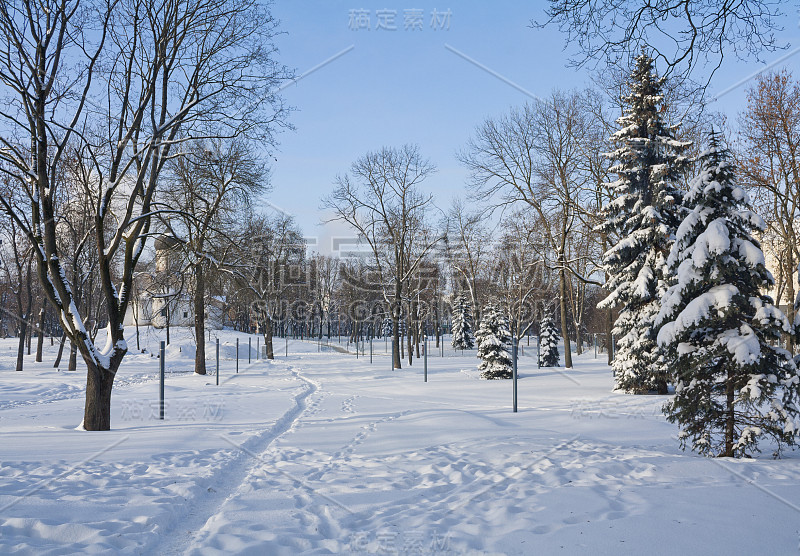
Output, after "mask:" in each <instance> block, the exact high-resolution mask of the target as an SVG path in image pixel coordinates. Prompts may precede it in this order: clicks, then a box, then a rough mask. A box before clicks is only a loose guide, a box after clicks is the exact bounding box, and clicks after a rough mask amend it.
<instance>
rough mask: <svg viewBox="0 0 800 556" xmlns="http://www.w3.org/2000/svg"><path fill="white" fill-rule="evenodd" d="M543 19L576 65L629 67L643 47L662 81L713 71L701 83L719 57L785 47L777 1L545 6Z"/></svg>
mask: <svg viewBox="0 0 800 556" xmlns="http://www.w3.org/2000/svg"><path fill="white" fill-rule="evenodd" d="M549 3H550V6H549V8H548V9H547V16H548V19H547V21H545V22H544V23H542V24H539V23H537V22H535V21H534V22H532V23H533V25H534V26H536V27H544V26H547V25H555V26H557V27H558V29H559V30H560V31H562V32H563V33H565V34H566V37H567V39H566V42H567V44H568V45H569V44H574V45H576V46H577V47H578V49H579V51H580V54H578V55H577V56H575V57H574V58H573V59H572V64H573V65H575V66H583V65H586V64H588V63H592V62H593V63H594V64H598V63H606V64H608V65H610V66H619V67H627V66H629V65H630V60H631V58H633V57H634V56H636V55H637V54H639V53H640V52H641V51H642V50H643V49H646V50H648V51H650V52H651V55H652V56H653V58H654V59H656V60H657V61H658V62H660V63H659V65H661V63H663V66H664V68H665V71H664V75H672V76H675V77H680V78H682V79H681V80H683V79H688V78H689V77H690V76H692V75H693V74H695V73H696V70H699V69H700V68H702V67H707V66H709V65H710V66H711V68H712V69H711V72H710V73H709V74H708V77H707V79H706V80H705V84H704V85H702V86H701V88H705V87H706V86H708V83H709V82H710V80H711V77H712V76H713V75H714V72H716V70H717V69H719V67H720V66H721V65H722V61H723V58H724V56H725V54H728V53H733V54H734V55H735V56H736V57H738V58H755V59H757V60H759V61H760V56H761V55H762V54H763V53H764V52H772V51H774V50H775V49H776V48H783V47H784V46H783V45H779V44H777V40H776V38H775V35H774V33H775V31H779V30H781V27H780V25H779V23H778V22H777V19H778V18H779V17H780V16H782V15H783V12H782V11H781V7H782V6H783V5H785V3H784V2H781V1H779V0H742V1H738V2H715V1H710V0H701V1H697V0H675V1H670V0H648V1H647V2H641V1H637V0H588V1H587V0H549Z"/></svg>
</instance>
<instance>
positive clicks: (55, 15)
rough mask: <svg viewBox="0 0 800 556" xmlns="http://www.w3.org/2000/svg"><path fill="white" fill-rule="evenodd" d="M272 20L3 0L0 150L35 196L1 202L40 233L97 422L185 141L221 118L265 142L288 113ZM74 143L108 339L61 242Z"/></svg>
mask: <svg viewBox="0 0 800 556" xmlns="http://www.w3.org/2000/svg"><path fill="white" fill-rule="evenodd" d="M275 25H276V24H275V22H274V20H272V18H271V17H270V14H269V12H268V10H267V9H266V8H265V7H263V6H261V5H259V4H258V3H257V2H255V1H254V0H245V1H244V2H242V1H239V0H156V1H150V0H85V1H83V2H81V1H80V0H10V1H7V2H2V3H0V33H2V35H3V41H2V43H0V82H1V83H2V86H3V88H2V93H0V94H2V95H3V100H4V102H3V103H2V104H0V119H2V122H3V124H2V127H3V129H4V131H3V133H2V135H0V160H2V161H3V162H4V163H5V164H4V166H3V167H2V169H3V171H4V172H6V173H8V174H9V175H10V176H11V177H12V178H14V179H15V180H16V181H17V183H18V186H19V188H20V189H21V190H22V191H23V192H24V196H25V203H23V204H18V203H15V202H14V200H13V199H10V198H8V197H4V196H0V206H2V208H3V210H5V212H6V213H7V214H8V215H10V217H11V218H13V219H14V221H15V222H16V224H17V225H18V226H19V227H20V229H22V230H24V232H25V234H26V235H27V236H28V238H29V240H30V241H31V243H32V245H33V252H34V257H35V260H36V266H37V270H38V277H39V280H40V282H41V284H42V287H43V288H44V291H45V295H46V296H47V299H48V301H49V302H50V304H51V306H52V307H53V308H54V309H55V310H56V312H57V313H58V317H59V320H60V322H61V325H62V327H63V328H64V330H65V333H66V335H67V336H68V337H69V339H70V340H71V341H72V342H73V344H75V345H76V346H77V349H78V350H80V353H81V356H82V358H83V360H84V361H85V363H86V365H87V367H88V372H87V386H86V405H85V409H84V419H83V426H84V427H85V428H86V429H87V430H108V429H109V428H110V426H111V390H112V387H113V382H114V377H115V375H116V372H117V370H118V368H119V365H120V363H121V362H122V359H123V357H124V356H125V354H126V353H127V349H128V348H127V344H126V343H125V339H124V328H123V317H124V315H125V312H126V310H127V307H128V303H129V301H130V295H131V281H132V279H133V275H134V271H135V268H136V264H137V263H138V261H139V258H140V257H141V255H142V252H143V250H144V247H145V244H146V242H147V238H148V235H149V232H150V217H151V215H152V214H153V209H154V206H153V203H154V201H155V200H156V197H157V193H158V189H159V187H158V186H159V184H160V179H159V177H160V175H161V171H162V169H163V168H164V165H165V164H166V162H167V161H168V160H169V158H170V157H171V156H173V155H174V154H176V149H175V145H176V143H177V142H178V141H180V140H181V139H182V137H185V136H188V135H189V134H193V135H194V136H198V135H199V136H203V135H205V134H207V133H211V132H212V131H210V130H218V129H220V126H223V130H224V133H225V134H226V135H230V136H233V135H237V134H240V133H250V134H252V135H257V136H259V137H260V138H261V139H263V140H265V141H269V140H271V138H272V136H271V132H272V131H274V129H275V126H276V124H278V123H280V122H281V121H282V118H283V114H284V110H283V107H282V106H281V104H280V99H279V98H278V97H276V93H275V89H276V85H277V80H278V79H280V78H281V77H283V76H284V72H283V70H282V68H280V67H278V66H277V65H276V64H275V62H274V60H273V58H272V56H273V53H274V48H273V46H272V43H271V39H272V36H273V35H274V33H275ZM213 133H219V131H214V132H213ZM72 144H74V145H75V152H77V153H78V155H79V156H80V157H81V158H82V159H84V160H86V164H87V165H88V166H89V167H90V169H91V174H92V175H91V179H90V180H87V182H86V183H85V186H84V188H83V190H82V195H84V196H85V197H86V198H87V199H88V203H89V204H90V206H91V207H92V209H93V210H92V216H93V221H94V227H93V231H92V233H91V234H89V236H88V237H87V238H86V241H91V242H93V243H94V244H95V246H96V253H97V258H98V260H97V262H98V265H97V277H96V279H97V280H98V282H99V283H100V285H101V289H102V291H103V299H102V315H103V321H104V322H106V323H107V327H106V328H107V338H106V340H105V347H100V346H97V345H95V343H94V342H93V341H92V339H91V337H90V334H89V333H88V331H87V330H86V327H85V325H84V317H83V316H82V315H81V313H80V310H79V308H78V307H77V305H76V304H75V298H74V290H73V288H72V285H71V284H70V281H69V279H68V278H67V276H66V274H65V272H64V270H63V258H64V253H63V252H62V251H61V250H60V249H59V247H58V242H57V238H58V230H57V223H58V222H59V220H60V210H61V207H60V206H59V205H58V202H57V200H58V183H57V181H56V180H55V179H54V174H55V173H56V172H57V171H58V167H59V163H60V160H61V159H62V157H64V155H65V152H66V150H67V149H68V147H69V146H70V145H72ZM31 152H32V154H31ZM115 269H118V272H119V275H118V279H115V278H117V277H116V276H115Z"/></svg>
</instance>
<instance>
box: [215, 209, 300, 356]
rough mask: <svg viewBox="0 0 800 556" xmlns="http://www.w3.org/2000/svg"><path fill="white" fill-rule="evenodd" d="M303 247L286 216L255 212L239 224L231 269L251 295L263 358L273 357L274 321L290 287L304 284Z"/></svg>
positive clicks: (283, 313)
mask: <svg viewBox="0 0 800 556" xmlns="http://www.w3.org/2000/svg"><path fill="white" fill-rule="evenodd" d="M305 250H306V246H305V242H304V240H303V236H302V233H301V232H300V229H299V228H298V227H297V224H296V223H295V222H294V220H293V219H292V218H291V217H289V216H286V215H278V216H276V217H274V218H269V217H267V216H264V215H260V216H259V215H257V216H253V217H252V218H251V219H250V220H249V221H248V222H247V223H246V224H245V225H244V226H243V227H242V230H241V241H240V250H239V252H238V256H237V258H236V264H235V265H232V266H231V268H232V269H233V271H234V272H235V273H236V275H237V277H238V279H239V283H240V284H241V291H243V292H248V293H249V294H250V296H252V298H253V304H252V308H253V313H254V314H255V316H256V320H257V322H258V328H259V330H260V332H261V333H262V334H263V336H264V347H265V348H266V352H267V359H274V358H275V354H274V349H273V334H274V331H275V323H276V321H278V319H279V318H281V319H283V320H285V319H286V318H287V316H288V313H289V304H290V302H291V301H292V296H291V293H292V290H293V289H296V288H297V287H298V286H300V285H301V284H304V283H305V277H304V276H302V274H303V270H302V269H304V262H305Z"/></svg>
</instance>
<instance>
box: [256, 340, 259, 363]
mask: <svg viewBox="0 0 800 556" xmlns="http://www.w3.org/2000/svg"><path fill="white" fill-rule="evenodd" d="M259 343H260V338H258V337H256V361H258V358H259V354H258V344H259Z"/></svg>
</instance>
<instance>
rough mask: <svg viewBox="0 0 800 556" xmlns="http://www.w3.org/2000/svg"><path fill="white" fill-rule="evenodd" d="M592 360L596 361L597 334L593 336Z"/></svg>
mask: <svg viewBox="0 0 800 556" xmlns="http://www.w3.org/2000/svg"><path fill="white" fill-rule="evenodd" d="M594 358H595V359H597V333H595V334H594Z"/></svg>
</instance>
